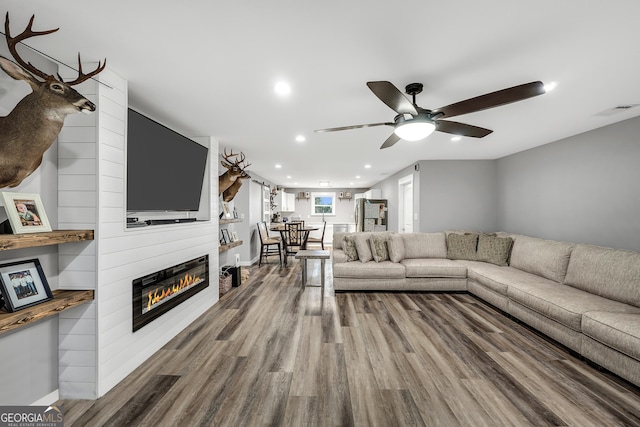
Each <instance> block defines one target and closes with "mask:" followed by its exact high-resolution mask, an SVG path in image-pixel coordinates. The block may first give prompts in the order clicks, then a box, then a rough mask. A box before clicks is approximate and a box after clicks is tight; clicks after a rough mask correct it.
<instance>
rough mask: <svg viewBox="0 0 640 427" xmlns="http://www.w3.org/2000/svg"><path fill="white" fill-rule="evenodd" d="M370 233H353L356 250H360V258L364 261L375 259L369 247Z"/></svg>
mask: <svg viewBox="0 0 640 427" xmlns="http://www.w3.org/2000/svg"><path fill="white" fill-rule="evenodd" d="M369 237H371V234H369V233H362V234H360V233H357V234H354V235H353V240H354V241H355V242H356V250H357V251H358V258H359V259H360V261H362V262H369V261H371V260H373V254H372V253H371V248H370V247H369Z"/></svg>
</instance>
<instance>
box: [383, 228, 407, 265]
mask: <svg viewBox="0 0 640 427" xmlns="http://www.w3.org/2000/svg"><path fill="white" fill-rule="evenodd" d="M387 251H388V252H389V260H391V262H400V261H402V260H403V259H404V240H403V239H402V236H401V235H399V234H392V235H391V236H389V239H388V240H387Z"/></svg>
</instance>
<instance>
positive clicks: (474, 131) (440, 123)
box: [316, 81, 545, 149]
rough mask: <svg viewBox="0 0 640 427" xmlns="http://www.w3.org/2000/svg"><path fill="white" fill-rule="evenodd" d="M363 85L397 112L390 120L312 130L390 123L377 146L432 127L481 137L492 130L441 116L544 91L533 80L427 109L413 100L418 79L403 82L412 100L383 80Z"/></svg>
mask: <svg viewBox="0 0 640 427" xmlns="http://www.w3.org/2000/svg"><path fill="white" fill-rule="evenodd" d="M367 86H369V89H371V91H372V92H373V93H374V94H375V95H376V96H377V97H378V98H380V100H381V101H382V102H384V103H385V104H387V106H389V107H390V108H391V109H392V110H393V111H395V112H396V113H398V115H397V116H396V117H395V118H394V119H393V122H385V123H370V124H365V125H354V126H343V127H337V128H329V129H318V130H316V132H334V131H339V130H348V129H357V128H366V127H373V126H392V127H393V128H394V131H393V133H392V134H391V136H390V137H389V138H387V140H386V141H385V142H384V144H382V146H381V147H380V148H381V149H382V148H389V147H391V146H392V145H394V144H395V143H396V142H398V141H400V140H401V139H404V140H407V141H418V140H420V139H423V138H426V137H427V136H429V135H430V134H431V133H432V132H433V131H435V130H437V131H439V132H445V133H451V134H454V135H460V136H470V137H473V138H483V137H485V136H487V135H489V134H490V133H491V132H493V131H492V130H490V129H485V128H481V127H478V126H473V125H468V124H465V123H460V122H453V121H450V120H442V119H444V118H449V117H454V116H460V115H462V114H469V113H473V112H476V111H481V110H486V109H488V108H493V107H498V106H500V105H505V104H510V103H512V102H517V101H522V100H524V99H527V98H531V97H534V96H538V95H542V94H543V93H545V89H544V84H543V83H542V82H539V81H537V82H531V83H525V84H523V85H519V86H514V87H510V88H508V89H502V90H498V91H496V92H491V93H487V94H485V95H480V96H477V97H475V98H470V99H467V100H465V101H460V102H456V103H455V104H451V105H447V106H446V107H440V108H436V109H435V110H427V109H425V108H421V107H419V106H418V105H417V104H416V95H417V94H419V93H420V92H422V87H423V86H422V83H411V84H408V85H407V86H406V88H405V90H406V93H407V94H408V95H411V96H412V97H413V101H410V100H409V99H407V97H406V96H404V95H403V94H402V92H400V90H399V89H398V88H396V87H395V86H394V85H393V84H392V83H390V82H387V81H379V82H367Z"/></svg>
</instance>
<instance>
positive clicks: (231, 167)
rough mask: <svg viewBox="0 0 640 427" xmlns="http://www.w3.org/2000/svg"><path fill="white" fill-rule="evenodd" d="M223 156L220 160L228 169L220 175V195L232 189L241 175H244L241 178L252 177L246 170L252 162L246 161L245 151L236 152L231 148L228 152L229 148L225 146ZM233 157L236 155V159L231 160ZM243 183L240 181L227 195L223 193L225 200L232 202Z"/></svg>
mask: <svg viewBox="0 0 640 427" xmlns="http://www.w3.org/2000/svg"><path fill="white" fill-rule="evenodd" d="M222 157H223V158H224V159H223V160H221V161H220V164H222V166H224V167H225V168H227V171H226V172H225V173H223V174H222V175H220V176H219V177H218V196H220V195H221V194H223V193H224V192H225V191H227V190H228V189H230V187H231V186H232V185H233V184H234V183H235V182H236V181H237V180H238V179H239V178H240V177H242V178H240V179H246V178H251V177H250V176H249V174H247V173H246V172H245V171H244V170H245V169H246V168H248V167H249V166H251V163H247V164H245V163H244V160H245V157H244V153H242V152H240V153H234V152H233V150H231V153H229V154H227V149H226V148H225V149H224V154H223V156H222ZM232 157H235V160H234V161H231V158H232ZM241 185H242V181H240V184H238V185H237V187H236V188H235V189H234V190H230V191H229V192H228V193H227V195H226V196H225V195H223V200H224V201H225V202H230V201H231V200H233V198H234V197H235V196H236V193H237V192H238V190H239V189H240V186H241Z"/></svg>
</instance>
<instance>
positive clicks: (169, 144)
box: [127, 109, 209, 212]
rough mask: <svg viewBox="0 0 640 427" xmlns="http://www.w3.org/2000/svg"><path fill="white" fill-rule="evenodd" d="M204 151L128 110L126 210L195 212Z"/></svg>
mask: <svg viewBox="0 0 640 427" xmlns="http://www.w3.org/2000/svg"><path fill="white" fill-rule="evenodd" d="M208 151H209V149H208V148H207V147H205V146H203V145H200V144H198V143H197V142H195V141H193V140H191V139H189V138H187V137H186V136H183V135H180V134H179V133H177V132H175V131H173V130H171V129H169V128H167V127H165V126H163V125H161V124H160V123H158V122H156V121H154V120H151V119H150V118H148V117H146V116H144V115H142V114H140V113H138V112H137V111H134V110H132V109H129V113H128V130H127V211H128V212H158V211H164V212H171V211H192V212H193V211H197V210H198V208H199V206H200V194H201V192H202V185H203V182H204V176H205V169H206V166H207V157H208Z"/></svg>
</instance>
